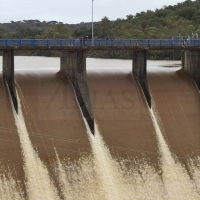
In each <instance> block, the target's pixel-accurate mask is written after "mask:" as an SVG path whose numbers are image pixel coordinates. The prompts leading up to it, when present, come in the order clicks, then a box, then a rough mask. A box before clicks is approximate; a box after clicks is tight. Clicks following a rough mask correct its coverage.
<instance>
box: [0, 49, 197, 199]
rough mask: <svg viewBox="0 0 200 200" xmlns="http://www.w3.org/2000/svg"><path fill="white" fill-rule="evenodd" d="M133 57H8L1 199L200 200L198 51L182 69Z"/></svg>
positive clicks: (140, 55) (68, 54) (81, 53)
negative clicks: (84, 102)
mask: <svg viewBox="0 0 200 200" xmlns="http://www.w3.org/2000/svg"><path fill="white" fill-rule="evenodd" d="M83 48H85V47H83ZM123 48H124V47H123ZM134 48H135V47H134ZM136 48H138V47H136ZM144 48H146V47H144ZM186 48H187V47H186ZM6 51H7V52H6ZM15 51H16V50H15ZM131 51H133V59H132V60H114V59H113V60H109V59H108V60H105V59H91V58H86V56H85V54H84V51H83V50H82V51H79V52H76V51H68V50H63V49H62V53H61V57H60V58H44V57H21V56H15V57H14V52H12V50H4V55H3V57H1V59H2V61H1V63H2V69H3V73H4V75H3V74H1V79H2V82H1V84H0V89H1V94H2V98H1V105H0V106H1V110H2V112H1V115H2V116H1V118H0V123H1V137H0V141H1V145H0V146H1V152H2V154H1V181H0V184H1V188H2V189H1V193H0V195H1V199H13V198H14V199H133V200H134V199H199V198H200V195H199V192H200V181H199V180H200V179H199V172H200V169H199V168H200V163H199V154H200V153H199V152H200V151H199V146H200V145H199V141H200V140H199V139H200V135H199V130H200V129H199V128H200V127H199V126H200V125H199V120H200V104H199V91H198V69H199V68H198V60H199V58H198V53H197V52H196V51H197V49H195V50H194V51H195V52H194V51H192V50H191V49H190V50H189V49H187V50H186V51H185V56H184V59H183V62H182V63H181V62H180V61H148V60H147V59H146V49H145V50H142V51H135V50H134V49H132V50H131ZM5 52H6V53H5ZM5 59H7V61H5ZM3 60H4V61H3ZM182 64H183V66H182ZM8 66H13V67H11V68H9V67H8ZM14 66H15V71H14ZM74 66H75V67H76V68H75V69H74ZM6 69H9V70H8V71H9V73H7V72H6ZM11 69H12V70H13V71H12V70H11ZM86 69H87V71H86ZM196 70H197V71H196ZM86 72H87V73H86ZM188 72H189V73H188ZM7 74H8V77H9V78H10V77H11V79H9V78H7V77H5V76H6V75H7ZM86 75H87V76H86ZM3 76H4V77H3ZM195 78H196V79H195ZM3 80H6V82H8V83H9V81H10V80H11V81H10V83H11V86H12V87H11V89H13V88H14V89H13V94H14V97H15V99H16V102H17V103H16V105H17V106H15V103H14V102H15V101H14V100H13V97H12V90H11V89H10V86H9V84H6V83H5V81H3ZM77 85H78V86H77ZM76 87H77V89H76ZM7 88H8V89H7ZM81 89H83V90H82V91H84V92H83V93H82V94H83V95H82V97H81V98H80V97H78V95H79V93H80V94H81ZM8 91H10V94H9V92H8ZM77 93H78V95H77ZM79 98H80V99H82V100H83V101H84V98H86V99H87V98H89V100H88V101H89V103H88V104H87V105H84V106H85V108H81V105H82V104H81V101H80V100H79ZM11 99H12V100H11ZM87 106H88V107H87ZM89 107H90V108H91V110H89V111H88V115H89V116H92V117H91V119H93V126H91V125H90V123H88V120H87V118H86V117H85V116H87V115H85V116H84V109H87V108H89ZM16 111H17V112H16ZM91 113H92V114H91ZM89 122H90V121H89ZM91 127H92V128H91ZM91 130H94V132H93V133H94V135H93V134H92V131H91ZM49 188H50V189H49Z"/></svg>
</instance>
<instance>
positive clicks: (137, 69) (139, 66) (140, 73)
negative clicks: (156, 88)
mask: <svg viewBox="0 0 200 200" xmlns="http://www.w3.org/2000/svg"><path fill="white" fill-rule="evenodd" d="M132 71H133V75H134V76H135V77H136V78H137V80H138V82H139V83H140V85H141V88H142V90H143V92H144V95H145V98H146V100H147V103H148V105H149V107H151V96H150V92H149V87H148V83H147V51H146V50H141V51H133V62H132Z"/></svg>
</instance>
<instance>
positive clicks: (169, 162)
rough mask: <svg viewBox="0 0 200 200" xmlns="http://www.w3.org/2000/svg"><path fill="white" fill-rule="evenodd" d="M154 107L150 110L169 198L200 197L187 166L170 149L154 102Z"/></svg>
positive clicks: (185, 198)
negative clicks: (186, 168)
mask: <svg viewBox="0 0 200 200" xmlns="http://www.w3.org/2000/svg"><path fill="white" fill-rule="evenodd" d="M152 105H153V108H152V110H150V113H151V117H152V121H153V124H154V127H155V131H156V136H157V140H158V147H159V151H160V162H161V168H162V179H163V182H164V186H165V189H166V196H167V199H174V200H175V199H181V200H188V199H200V196H199V194H198V193H197V191H196V188H195V185H194V183H193V181H192V180H191V179H190V177H189V175H188V173H187V171H186V170H185V168H184V167H183V166H182V165H181V164H180V163H179V162H178V159H175V158H174V157H173V156H172V154H171V152H170V149H169V147H168V145H167V143H166V142H165V139H164V137H163V134H162V131H161V128H160V126H161V122H160V120H159V117H158V114H157V111H156V108H155V103H154V102H153V103H152Z"/></svg>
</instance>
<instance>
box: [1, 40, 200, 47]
mask: <svg viewBox="0 0 200 200" xmlns="http://www.w3.org/2000/svg"><path fill="white" fill-rule="evenodd" d="M93 42H94V46H102V47H103V46H127V47H131V46H200V40H196V39H195V40H194V39H192V40H183V39H121V40H117V39H98V40H97V39H95V40H94V41H93ZM4 46H5V47H8V46H17V47H23V46H31V47H37V46H43V47H45V46H47V47H51V46H57V47H59V46H60V47H61V46H92V40H90V39H88V40H79V39H0V47H4Z"/></svg>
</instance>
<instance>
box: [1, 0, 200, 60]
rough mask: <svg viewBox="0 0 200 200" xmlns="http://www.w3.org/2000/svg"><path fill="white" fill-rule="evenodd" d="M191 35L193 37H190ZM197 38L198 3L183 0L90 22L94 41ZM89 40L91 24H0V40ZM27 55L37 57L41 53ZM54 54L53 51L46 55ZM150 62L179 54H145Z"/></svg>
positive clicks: (198, 0)
mask: <svg viewBox="0 0 200 200" xmlns="http://www.w3.org/2000/svg"><path fill="white" fill-rule="evenodd" d="M194 33H195V36H194V35H193V34H194ZM197 34H198V35H199V37H200V0H196V1H191V0H186V1H184V2H182V3H178V4H177V5H174V6H163V8H161V9H156V10H155V11H151V10H147V11H146V12H144V11H143V12H140V13H136V14H135V15H133V14H129V15H127V16H126V18H125V19H116V20H115V21H110V20H109V18H108V17H106V16H105V17H103V18H102V20H101V21H100V22H95V23H94V36H95V39H100V38H107V39H111V38H112V39H121V38H123V39H137V38H141V39H145V38H152V39H158V38H159V39H160V38H172V37H173V38H179V37H188V36H190V37H191V38H192V37H195V38H196V37H197ZM82 36H89V38H91V22H89V23H84V22H82V23H79V24H63V23H62V22H57V21H49V22H46V21H43V22H41V21H39V20H23V21H11V22H10V23H3V24H0V38H35V39H39V38H63V39H64V38H79V37H82ZM30 54H34V55H41V54H42V52H31V53H30ZM48 55H49V56H51V55H55V53H54V52H52V53H48ZM88 55H89V56H93V57H103V58H109V57H114V58H130V57H131V54H130V52H119V51H115V52H106V51H105V52H100V51H99V52H90V53H89V54H88ZM149 58H151V59H179V58H180V52H178V51H177V52H171V51H165V52H159V51H154V52H150V53H149Z"/></svg>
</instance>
